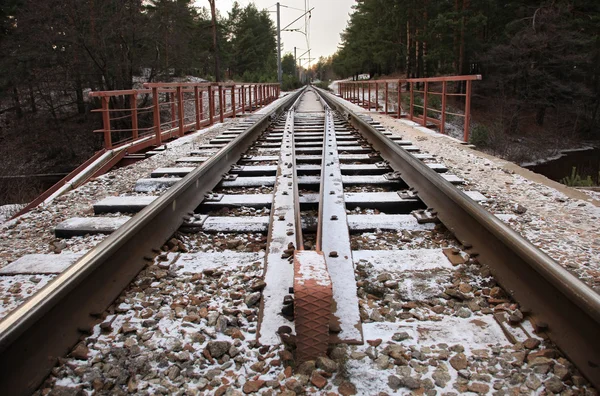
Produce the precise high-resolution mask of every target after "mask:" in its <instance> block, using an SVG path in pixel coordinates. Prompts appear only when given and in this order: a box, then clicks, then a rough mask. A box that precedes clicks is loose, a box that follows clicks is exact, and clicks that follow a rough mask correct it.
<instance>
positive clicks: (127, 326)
mask: <svg viewBox="0 0 600 396" xmlns="http://www.w3.org/2000/svg"><path fill="white" fill-rule="evenodd" d="M146 319H147V318H146ZM136 330H137V328H136V327H135V326H134V325H132V324H131V323H129V322H125V323H123V326H121V333H123V334H129V333H135V332H136Z"/></svg>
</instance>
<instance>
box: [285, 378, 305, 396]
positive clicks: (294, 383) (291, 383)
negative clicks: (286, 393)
mask: <svg viewBox="0 0 600 396" xmlns="http://www.w3.org/2000/svg"><path fill="white" fill-rule="evenodd" d="M285 387H286V388H288V389H289V390H291V391H293V392H296V393H297V394H300V393H304V386H303V385H302V384H301V383H300V382H299V381H298V380H296V379H295V378H290V379H288V380H287V381H285Z"/></svg>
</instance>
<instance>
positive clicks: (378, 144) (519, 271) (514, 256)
mask: <svg viewBox="0 0 600 396" xmlns="http://www.w3.org/2000/svg"><path fill="white" fill-rule="evenodd" d="M323 95H325V96H326V98H327V100H328V101H329V103H330V104H331V105H332V106H335V107H336V108H338V110H340V111H342V112H344V113H345V114H347V115H348V117H349V119H350V121H351V123H352V124H353V125H354V126H355V127H356V128H357V129H358V130H359V131H360V132H361V133H362V134H363V135H364V136H365V138H366V139H367V140H368V141H369V142H370V143H371V144H372V145H373V147H374V148H375V149H376V150H378V151H379V152H380V153H381V156H382V157H383V158H384V159H386V160H387V161H388V162H389V163H390V166H391V167H392V168H393V169H394V170H397V171H400V172H402V179H403V180H405V181H406V182H407V183H408V184H409V185H411V186H413V187H415V188H416V190H417V192H418V196H419V198H420V199H421V200H422V201H423V202H424V203H425V204H426V205H427V206H428V207H430V208H433V209H434V210H435V211H436V212H437V217H438V218H439V219H440V220H441V221H442V223H443V224H444V225H445V226H446V227H447V228H448V229H449V230H450V231H452V232H453V233H454V235H455V236H456V237H457V239H458V240H459V241H460V242H461V243H462V244H463V245H464V246H465V248H466V249H467V247H468V249H467V251H468V252H469V253H470V254H472V255H477V258H478V260H479V261H480V262H481V263H484V264H485V265H486V266H488V267H489V268H490V270H491V272H492V274H493V275H494V277H495V278H496V279H497V281H498V282H499V283H500V284H501V285H502V286H503V288H504V289H505V290H506V291H507V292H509V293H510V294H511V295H512V297H513V298H514V299H515V300H516V301H517V302H519V304H520V305H521V306H522V307H526V308H527V309H528V310H530V312H531V318H532V320H533V322H534V323H537V324H538V325H540V328H542V329H543V331H544V333H545V334H547V335H548V336H549V337H550V339H551V340H552V341H553V342H554V343H555V344H556V345H557V346H558V347H559V348H560V349H561V350H562V351H563V352H564V353H565V355H566V356H567V357H568V358H569V359H570V360H571V361H572V362H573V363H574V364H575V365H576V366H577V368H578V369H579V370H580V371H581V372H582V373H583V374H584V375H585V376H586V378H587V379H588V380H589V381H590V382H591V383H592V384H593V385H594V386H595V387H600V337H598V334H600V295H598V294H597V293H596V292H594V291H593V290H592V289H591V288H590V287H588V286H587V285H585V284H584V283H583V282H581V281H580V280H579V279H577V278H576V277H575V276H573V275H572V274H570V273H569V272H568V271H567V270H565V269H564V268H563V267H562V266H561V265H560V264H559V263H557V262H556V261H554V260H552V259H551V258H550V257H549V256H548V255H546V254H545V253H543V252H542V251H541V250H539V249H538V248H536V247H535V246H533V245H532V244H531V243H530V242H528V241H527V240H525V239H524V238H523V237H521V236H520V235H519V234H517V233H516V232H515V231H513V230H512V229H511V228H510V227H508V226H507V225H506V224H504V223H503V222H502V221H501V220H500V219H498V218H497V217H496V216H494V215H492V214H490V213H489V212H487V211H486V210H485V209H484V208H483V207H482V206H480V205H478V204H477V203H476V202H474V201H472V200H471V199H469V198H468V197H467V196H466V195H465V194H464V193H463V192H461V191H460V190H458V189H456V188H455V187H453V186H452V185H451V184H450V183H449V182H447V181H446V180H444V179H443V178H442V177H441V176H440V175H438V174H437V173H436V172H434V171H432V170H431V169H430V168H429V167H427V166H426V165H425V164H423V163H422V162H421V161H419V160H418V159H416V158H414V157H413V156H412V155H410V154H409V153H407V152H406V151H405V150H404V149H402V148H401V147H400V146H398V145H397V144H395V143H394V142H393V141H392V140H391V139H389V138H388V137H386V136H384V135H383V134H381V133H379V132H378V131H377V130H375V129H374V128H373V127H372V126H370V125H369V124H368V123H366V122H365V121H364V120H362V119H361V118H360V117H359V116H358V115H357V114H355V113H353V112H352V111H350V110H349V109H348V108H346V107H345V106H344V105H343V103H342V102H341V101H340V100H339V99H337V98H335V97H334V96H333V95H329V94H327V93H323Z"/></svg>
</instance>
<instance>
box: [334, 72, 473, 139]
mask: <svg viewBox="0 0 600 396" xmlns="http://www.w3.org/2000/svg"><path fill="white" fill-rule="evenodd" d="M476 80H481V75H471V76H447V77H430V78H408V79H394V80H372V81H344V82H340V83H339V84H338V95H339V96H340V97H342V98H344V99H346V100H348V101H350V102H353V103H356V104H357V105H359V106H362V107H365V108H366V109H367V110H369V111H371V109H372V108H373V109H375V111H379V110H382V113H383V114H390V115H392V116H394V117H397V118H400V117H408V118H409V119H410V120H411V121H415V122H418V123H419V124H422V125H423V126H424V127H428V126H431V124H433V126H436V127H437V128H438V130H439V131H440V133H442V134H444V133H446V120H447V116H451V117H462V118H464V127H463V140H464V141H465V142H468V141H469V135H470V127H471V93H472V83H473V81H476ZM449 84H455V86H454V87H449V86H448V85H449ZM403 85H404V86H405V87H403ZM421 87H422V88H421ZM390 88H391V89H390ZM436 88H437V89H436ZM451 88H454V89H451ZM463 88H464V89H463ZM373 90H374V91H375V92H374V95H373V97H372V95H371V92H372V91H373ZM365 91H366V92H365ZM380 94H381V95H380ZM380 96H383V104H381V102H380ZM433 97H440V103H439V104H433V103H431V100H432V99H433ZM407 98H408V103H409V104H408V111H407V112H403V106H402V103H403V99H404V100H406V99H407ZM450 98H464V103H458V104H457V105H458V106H459V107H462V109H463V112H462V113H456V112H449V111H448V100H449V99H450ZM393 99H395V100H393ZM416 113H419V114H416ZM430 113H435V114H438V117H439V118H436V117H433V116H430Z"/></svg>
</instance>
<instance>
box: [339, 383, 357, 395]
mask: <svg viewBox="0 0 600 396" xmlns="http://www.w3.org/2000/svg"><path fill="white" fill-rule="evenodd" d="M338 392H339V393H340V395H342V396H351V395H356V386H354V384H353V383H352V382H350V381H344V382H342V383H341V384H340V386H338Z"/></svg>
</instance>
